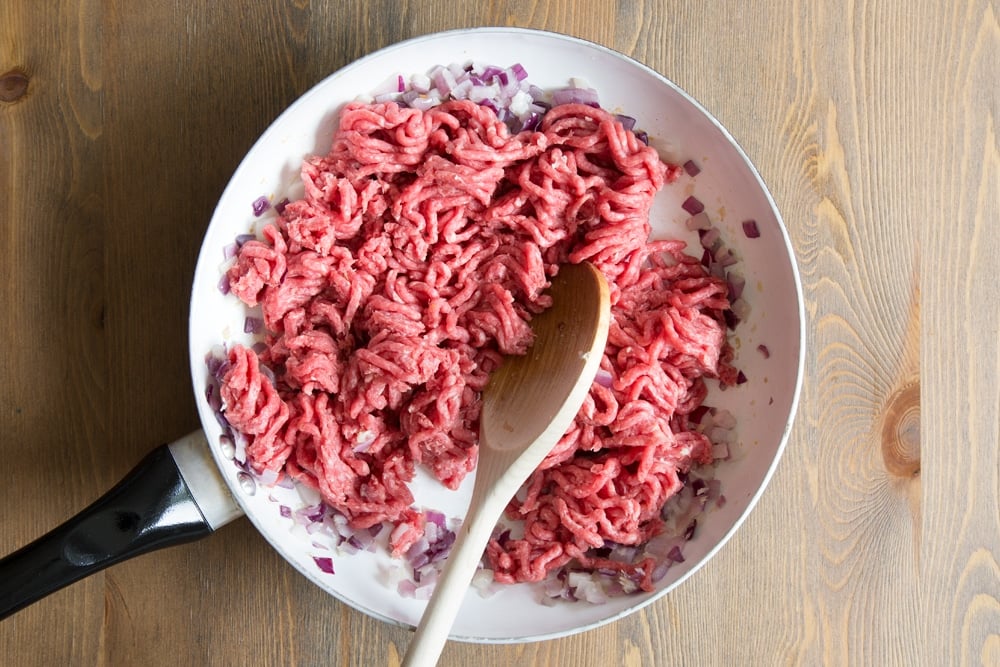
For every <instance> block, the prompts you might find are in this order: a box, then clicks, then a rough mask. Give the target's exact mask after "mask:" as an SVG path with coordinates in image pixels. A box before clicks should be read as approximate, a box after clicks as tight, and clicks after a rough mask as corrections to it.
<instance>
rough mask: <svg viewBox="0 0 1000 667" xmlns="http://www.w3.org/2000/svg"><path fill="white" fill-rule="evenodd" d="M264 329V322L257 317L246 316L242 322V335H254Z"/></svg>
mask: <svg viewBox="0 0 1000 667" xmlns="http://www.w3.org/2000/svg"><path fill="white" fill-rule="evenodd" d="M263 329H264V320H263V319H261V318H259V317H250V316H248V317H247V318H246V319H244V320H243V333H248V334H255V333H260V332H261V331H262V330H263Z"/></svg>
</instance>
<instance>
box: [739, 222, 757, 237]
mask: <svg viewBox="0 0 1000 667" xmlns="http://www.w3.org/2000/svg"><path fill="white" fill-rule="evenodd" d="M743 233H744V234H746V237H747V238H748V239H756V238H759V237H760V228H758V227H757V221H756V220H744V221H743Z"/></svg>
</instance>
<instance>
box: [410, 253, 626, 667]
mask: <svg viewBox="0 0 1000 667" xmlns="http://www.w3.org/2000/svg"><path fill="white" fill-rule="evenodd" d="M550 293H551V295H552V307H551V308H549V309H548V310H546V311H545V312H544V313H542V314H540V315H538V316H537V317H535V318H534V319H533V320H532V322H531V328H532V330H533V331H534V333H535V343H534V345H533V346H532V347H531V349H530V350H528V354H527V355H525V356H521V357H507V358H505V359H504V361H503V364H502V365H501V366H500V368H498V369H497V370H496V372H494V373H493V375H492V376H491V377H490V381H489V384H487V386H486V389H485V390H484V392H483V410H482V414H481V416H480V426H479V462H478V464H477V466H476V478H475V483H474V485H473V488H472V501H471V503H470V505H469V510H468V512H467V513H466V515H465V520H464V522H463V523H462V527H461V528H460V529H459V534H458V536H457V539H456V541H455V544H454V545H453V546H452V549H451V553H450V554H449V556H448V561H447V563H446V564H445V568H444V571H443V572H442V573H441V578H440V579H438V582H437V585H436V586H435V589H434V595H433V596H432V597H431V600H430V602H429V603H428V605H427V609H426V610H425V611H424V614H423V617H421V619H420V625H419V626H418V627H417V631H416V634H415V635H414V637H413V641H412V642H411V643H410V646H409V649H408V650H407V653H406V657H405V658H404V659H403V665H404V667H425V666H429V665H434V664H436V663H437V659H438V656H439V655H440V654H441V649H442V648H444V645H445V642H446V641H447V639H448V633H449V632H450V631H451V626H452V623H453V622H454V620H455V616H456V615H457V614H458V610H459V607H460V606H461V604H462V600H463V599H464V597H465V594H466V592H467V591H468V589H469V584H470V582H471V581H472V577H473V575H474V574H475V571H476V567H477V566H478V564H479V561H480V559H481V558H482V555H483V551H484V549H485V548H486V544H487V543H488V542H489V539H490V535H491V534H492V531H493V528H494V527H495V526H496V523H497V521H498V520H499V519H500V515H501V514H502V513H503V510H504V508H505V507H506V506H507V503H509V502H510V499H511V498H513V497H514V494H515V493H517V490H518V489H519V488H520V487H521V485H522V484H524V482H525V481H526V480H527V479H528V476H529V475H530V474H531V472H532V471H533V470H534V469H535V468H537V467H538V464H540V463H541V462H542V459H544V458H545V456H546V455H547V454H548V453H549V452H550V451H551V450H552V448H553V447H554V446H555V444H556V443H557V442H559V439H560V438H561V437H562V436H563V434H565V433H566V431H567V430H568V429H569V426H570V424H571V423H572V422H573V418H574V417H576V414H577V412H579V410H580V406H581V405H583V400H584V399H585V398H586V397H587V392H588V391H589V390H590V386H591V384H592V383H593V381H594V377H595V376H596V374H597V369H598V367H599V365H600V363H601V357H602V356H603V354H604V347H605V344H606V343H607V339H608V325H609V323H610V320H611V306H610V297H609V293H608V285H607V283H606V282H605V280H604V276H603V275H601V272H600V271H598V270H597V269H596V268H594V267H593V266H592V265H591V264H587V263H584V264H568V265H565V266H563V267H562V268H561V269H560V270H559V274H558V275H557V276H556V277H555V278H554V279H553V281H552V289H551V292H550Z"/></svg>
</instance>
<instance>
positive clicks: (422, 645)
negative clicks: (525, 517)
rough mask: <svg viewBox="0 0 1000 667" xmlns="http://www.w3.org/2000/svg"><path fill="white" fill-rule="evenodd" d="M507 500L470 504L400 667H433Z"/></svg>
mask: <svg viewBox="0 0 1000 667" xmlns="http://www.w3.org/2000/svg"><path fill="white" fill-rule="evenodd" d="M508 500H509V498H507V499H505V498H503V497H500V496H498V495H496V494H493V495H492V496H491V497H489V498H486V499H484V500H483V502H481V503H477V502H475V501H473V503H472V507H471V508H470V511H469V515H468V516H466V518H465V521H463V523H462V527H461V528H459V532H458V536H457V538H456V540H455V543H454V544H453V545H452V547H451V552H450V553H449V554H448V560H447V561H446V562H445V566H444V570H443V571H442V572H441V576H440V577H439V578H438V584H437V587H436V588H435V590H434V595H433V596H432V597H431V600H430V602H429V603H428V605H427V609H426V610H424V615H423V616H422V617H421V618H420V624H419V625H418V626H417V631H416V633H415V634H414V636H413V639H412V640H411V641H410V645H409V647H408V648H407V651H406V656H405V657H404V658H403V667H433V665H436V664H437V660H438V657H439V656H440V655H441V650H442V649H443V648H444V645H445V643H446V642H447V641H448V634H449V633H450V632H451V628H452V625H453V624H454V622H455V617H456V616H458V610H459V608H461V606H462V601H463V600H464V599H465V594H466V593H467V592H468V590H469V584H470V583H471V581H472V577H473V576H474V575H475V573H476V567H477V566H478V565H479V561H480V560H481V559H482V556H483V551H484V550H485V549H486V545H487V544H488V543H489V541H490V535H491V534H492V531H493V527H494V526H495V525H496V522H497V521H498V520H499V519H500V515H501V514H502V513H503V510H504V507H505V506H506V504H507V501H508Z"/></svg>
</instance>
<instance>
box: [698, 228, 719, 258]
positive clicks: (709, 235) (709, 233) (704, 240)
mask: <svg viewBox="0 0 1000 667" xmlns="http://www.w3.org/2000/svg"><path fill="white" fill-rule="evenodd" d="M721 239H722V233H721V232H720V231H719V228H718V227H711V228H709V229H706V230H705V233H704V234H701V247H702V248H706V249H708V250H712V249H714V248H715V246H716V245H717V244H718V243H719V242H720V241H721ZM713 259H714V256H713Z"/></svg>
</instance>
